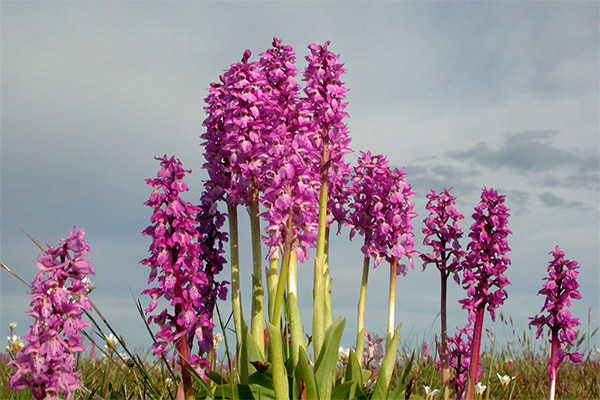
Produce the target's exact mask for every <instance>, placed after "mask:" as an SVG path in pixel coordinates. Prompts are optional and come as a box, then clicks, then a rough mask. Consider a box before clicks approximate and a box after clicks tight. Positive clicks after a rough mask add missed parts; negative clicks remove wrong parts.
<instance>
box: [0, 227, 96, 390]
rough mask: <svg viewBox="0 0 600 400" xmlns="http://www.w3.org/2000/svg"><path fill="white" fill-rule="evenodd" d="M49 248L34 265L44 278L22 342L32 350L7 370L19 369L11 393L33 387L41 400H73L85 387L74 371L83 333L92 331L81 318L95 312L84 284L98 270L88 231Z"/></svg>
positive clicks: (37, 284) (36, 287) (36, 286)
mask: <svg viewBox="0 0 600 400" xmlns="http://www.w3.org/2000/svg"><path fill="white" fill-rule="evenodd" d="M46 247H47V248H48V249H47V251H46V253H44V254H42V255H40V256H39V257H38V259H37V262H36V263H35V265H36V266H37V267H38V269H39V270H40V272H39V273H38V274H37V276H36V277H35V279H34V281H33V283H32V285H31V291H30V294H29V297H30V298H31V303H30V305H31V310H30V311H29V312H28V314H29V315H31V316H32V317H33V318H34V322H33V325H31V328H30V329H29V332H28V333H27V335H25V337H24V338H23V339H24V340H25V342H27V344H26V345H25V346H24V348H23V349H22V350H21V351H20V352H19V354H18V356H17V358H16V359H15V360H14V361H11V362H10V363H9V364H8V365H9V366H11V367H13V368H15V372H14V374H13V375H12V376H11V378H10V381H9V385H10V389H11V390H22V389H24V388H25V387H26V386H27V387H29V389H30V390H31V393H32V394H33V397H35V398H36V399H44V398H59V397H58V396H59V395H63V396H66V397H67V398H69V399H70V398H72V392H73V391H74V390H75V389H77V388H79V387H80V386H81V383H80V382H79V377H80V376H81V372H80V371H77V372H75V371H74V369H75V364H76V357H77V353H80V352H82V351H84V347H83V344H82V343H83V337H82V335H81V330H82V329H84V328H87V327H88V326H90V325H89V324H88V323H87V322H85V321H83V320H82V316H83V313H84V311H89V310H90V309H91V308H92V305H91V302H90V300H89V299H88V297H87V294H88V289H89V285H90V283H89V281H87V280H84V278H85V277H86V276H88V275H94V267H92V266H91V265H90V263H89V259H87V258H86V256H87V255H88V253H89V247H88V245H87V243H86V242H85V231H84V230H83V229H81V230H79V231H77V232H76V231H75V228H73V229H72V230H71V231H70V232H69V236H68V237H67V238H66V239H61V240H60V244H59V246H58V247H56V248H54V247H52V246H51V245H50V244H47V245H46Z"/></svg>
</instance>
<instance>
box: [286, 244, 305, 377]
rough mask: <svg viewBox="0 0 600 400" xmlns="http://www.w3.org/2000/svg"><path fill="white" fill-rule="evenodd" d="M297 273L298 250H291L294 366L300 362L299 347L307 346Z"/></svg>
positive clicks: (289, 307)
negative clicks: (299, 303)
mask: <svg viewBox="0 0 600 400" xmlns="http://www.w3.org/2000/svg"><path fill="white" fill-rule="evenodd" d="M297 275H298V259H297V257H296V252H295V251H293V250H292V251H291V256H290V266H289V273H288V301H287V307H288V317H289V321H288V322H289V324H290V334H291V340H292V365H294V367H295V366H296V365H297V364H298V357H299V351H300V349H299V347H300V346H303V347H304V346H305V343H304V331H303V329H302V320H301V318H300V309H299V308H298V288H297V286H298V285H297Z"/></svg>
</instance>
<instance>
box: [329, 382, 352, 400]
mask: <svg viewBox="0 0 600 400" xmlns="http://www.w3.org/2000/svg"><path fill="white" fill-rule="evenodd" d="M356 385H357V384H356V382H354V381H348V382H344V383H342V384H341V385H337V386H336V387H334V388H333V393H331V398H332V399H348V400H350V399H354V398H355V396H354V393H355V392H356Z"/></svg>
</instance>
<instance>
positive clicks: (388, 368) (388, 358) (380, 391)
mask: <svg viewBox="0 0 600 400" xmlns="http://www.w3.org/2000/svg"><path fill="white" fill-rule="evenodd" d="M401 327H402V324H400V325H398V327H397V328H396V332H394V336H393V337H392V340H390V341H389V342H388V343H387V344H386V346H385V356H384V357H383V361H382V362H381V368H380V369H379V376H378V377H377V383H376V384H375V389H374V390H373V397H372V399H378V400H379V399H381V400H385V399H387V398H388V389H389V386H390V382H391V380H392V373H393V372H394V365H395V363H396V352H397V351H398V341H399V340H400V328H401Z"/></svg>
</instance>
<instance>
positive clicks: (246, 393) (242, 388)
mask: <svg viewBox="0 0 600 400" xmlns="http://www.w3.org/2000/svg"><path fill="white" fill-rule="evenodd" d="M214 398H215V399H248V400H254V398H255V397H254V395H253V394H252V390H251V388H250V386H249V385H243V384H237V385H233V384H230V383H226V384H223V385H217V387H216V388H215V393H214Z"/></svg>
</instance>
